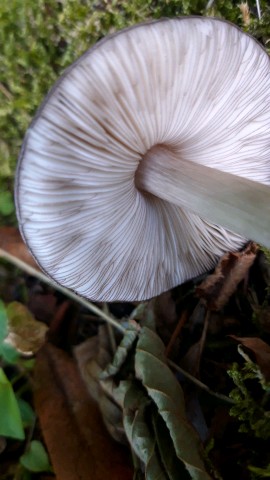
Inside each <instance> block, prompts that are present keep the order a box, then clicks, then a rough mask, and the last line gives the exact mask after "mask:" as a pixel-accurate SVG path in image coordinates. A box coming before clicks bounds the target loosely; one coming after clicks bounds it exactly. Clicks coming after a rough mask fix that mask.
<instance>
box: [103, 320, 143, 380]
mask: <svg viewBox="0 0 270 480" xmlns="http://www.w3.org/2000/svg"><path fill="white" fill-rule="evenodd" d="M137 337H138V325H137V324H136V323H135V322H130V323H129V326H128V328H127V329H126V332H125V335H124V337H123V338H122V341H121V343H120V344H119V346H118V348H117V350H116V353H115V355H114V358H113V361H112V363H110V364H109V365H108V366H107V367H106V369H105V370H104V371H103V372H102V373H101V374H100V379H102V380H104V379H105V378H108V377H111V376H112V375H115V374H116V373H117V372H119V370H120V369H121V367H122V366H123V365H124V363H125V361H126V359H127V356H128V354H129V352H130V351H131V349H132V347H133V345H134V343H135V341H136V339H137Z"/></svg>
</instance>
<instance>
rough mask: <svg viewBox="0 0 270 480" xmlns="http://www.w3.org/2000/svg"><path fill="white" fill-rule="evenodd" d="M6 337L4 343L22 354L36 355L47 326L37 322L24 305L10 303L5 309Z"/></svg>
mask: <svg viewBox="0 0 270 480" xmlns="http://www.w3.org/2000/svg"><path fill="white" fill-rule="evenodd" d="M6 312H7V317H8V336H7V338H6V342H8V343H9V344H10V345H12V346H13V347H14V348H16V350H18V351H19V352H21V353H23V354H33V353H36V352H37V351H38V350H39V349H40V347H41V346H42V345H43V344H44V342H45V338H46V333H47V331H48V327H47V325H45V324H44V323H42V322H38V321H37V320H36V319H35V317H34V316H33V315H32V313H31V312H30V311H29V310H28V308H27V307H25V305H23V304H22V303H19V302H11V303H10V304H9V305H8V306H7V307H6Z"/></svg>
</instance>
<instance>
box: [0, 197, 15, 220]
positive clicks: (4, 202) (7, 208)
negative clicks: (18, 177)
mask: <svg viewBox="0 0 270 480" xmlns="http://www.w3.org/2000/svg"><path fill="white" fill-rule="evenodd" d="M13 212H14V202H13V197H12V195H11V193H10V192H9V191H5V192H0V214H2V215H4V216H7V215H10V214H11V213H13Z"/></svg>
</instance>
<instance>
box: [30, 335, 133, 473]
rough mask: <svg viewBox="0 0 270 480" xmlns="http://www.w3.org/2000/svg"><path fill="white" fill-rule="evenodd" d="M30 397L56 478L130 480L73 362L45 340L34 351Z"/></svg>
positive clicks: (119, 451) (120, 452) (124, 454)
mask: <svg viewBox="0 0 270 480" xmlns="http://www.w3.org/2000/svg"><path fill="white" fill-rule="evenodd" d="M34 400H35V407H36V411H37V413H38V416H39V419H40V424H41V428H42V431H43V435H44V438H45V442H46V445H47V448H48V451H49V454H50V458H51V461H52V464H53V468H54V471H55V474H56V477H57V480H104V479H106V478H110V479H111V480H119V479H120V478H121V480H131V478H132V470H131V468H130V467H129V464H128V460H127V452H126V451H125V449H123V448H122V447H120V446H119V445H118V444H117V443H116V442H114V441H113V440H112V439H111V438H110V437H109V435H108V433H107V431H106V429H105V427H104V425H103V423H102V420H101V415H100V412H99V409H98V406H97V404H96V402H95V401H94V400H93V399H92V398H91V397H90V396H89V394H88V392H87V390H86V387H85V386H84V383H83V382H82V380H81V378H80V374H79V371H78V369H77V366H76V364H75V361H74V360H73V359H72V358H70V357H69V356H68V355H67V354H66V353H65V352H63V351H61V350H59V349H57V348H56V347H54V346H52V345H50V344H46V345H45V346H44V347H43V348H42V349H41V350H40V351H39V353H38V355H37V361H36V370H35V390H34Z"/></svg>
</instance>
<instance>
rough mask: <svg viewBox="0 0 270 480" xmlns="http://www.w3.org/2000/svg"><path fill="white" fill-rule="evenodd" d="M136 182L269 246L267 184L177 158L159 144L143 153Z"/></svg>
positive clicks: (160, 196) (269, 216)
mask: <svg viewBox="0 0 270 480" xmlns="http://www.w3.org/2000/svg"><path fill="white" fill-rule="evenodd" d="M136 185H137V187H138V188H139V189H140V190H143V191H146V192H148V193H151V194H153V195H155V196H157V197H159V198H162V199H164V200H167V201H168V202H171V203H174V204H175V205H178V206H180V207H185V208H187V209H189V210H190V211H192V212H194V213H196V214H198V215H200V217H201V218H203V219H205V220H209V221H211V222H213V223H215V224H216V225H221V226H223V227H225V228H227V229H229V230H231V231H233V232H235V233H238V234H240V235H242V236H244V237H245V238H247V239H251V240H254V241H256V242H258V243H261V244H262V245H264V246H266V247H270V221H269V219H270V186H267V185H264V184H261V183H259V182H256V181H253V180H249V179H247V178H243V177H240V176H236V175H233V174H231V173H227V172H223V171H220V170H217V169H215V168H210V167H206V166H204V165H199V164H196V163H193V162H189V161H185V160H181V159H179V158H177V157H176V155H175V154H174V153H173V152H172V151H170V150H169V149H167V148H164V147H162V146H158V147H154V148H152V149H151V150H150V151H149V152H148V153H147V154H146V155H145V157H144V158H143V160H142V162H141V164H140V166H139V169H138V172H137V175H136Z"/></svg>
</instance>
